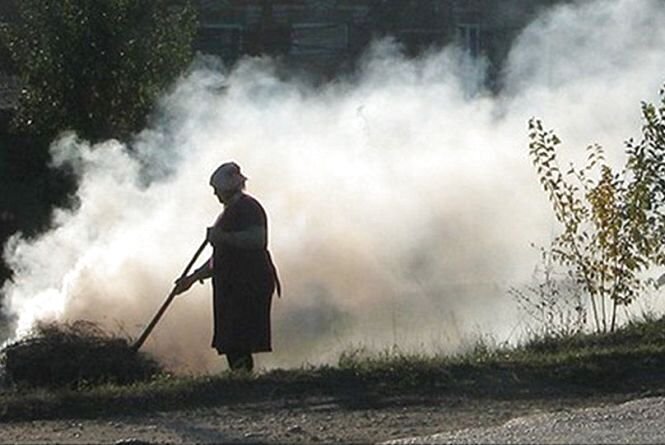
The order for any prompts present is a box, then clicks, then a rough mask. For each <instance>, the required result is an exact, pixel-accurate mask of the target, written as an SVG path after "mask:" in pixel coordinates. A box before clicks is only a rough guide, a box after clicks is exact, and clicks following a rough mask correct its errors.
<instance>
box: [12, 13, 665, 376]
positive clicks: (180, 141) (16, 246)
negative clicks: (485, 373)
mask: <svg viewBox="0 0 665 445" xmlns="http://www.w3.org/2000/svg"><path fill="white" fill-rule="evenodd" d="M662 23H665V10H664V8H662V2H660V1H658V0H642V1H640V2H634V1H632V0H615V1H609V0H604V1H593V2H580V4H573V5H568V6H560V7H556V8H553V9H551V10H549V11H547V12H546V13H545V14H543V15H542V16H541V17H539V18H538V19H537V20H536V21H535V22H533V23H532V24H531V25H530V26H529V27H528V28H527V29H526V30H525V31H524V32H523V33H522V34H521V36H520V37H519V38H518V40H517V41H516V42H515V45H514V47H513V49H512V51H511V53H510V57H509V61H508V64H507V67H506V72H505V77H504V79H503V80H504V82H503V83H504V85H505V87H504V89H503V90H502V92H501V93H500V94H499V95H498V96H492V95H489V94H486V93H485V92H483V91H482V90H480V91H473V92H472V91H471V89H472V88H473V87H474V86H475V85H478V81H477V80H478V79H474V78H469V73H470V72H471V71H470V70H468V69H465V68H464V66H465V65H464V64H461V63H460V53H459V52H458V51H457V50H456V49H455V48H453V47H449V48H445V49H442V50H441V51H436V52H431V53H428V54H426V55H424V56H422V57H420V58H419V59H416V60H407V59H405V58H404V57H402V56H401V54H400V52H399V50H398V48H397V47H396V46H395V45H394V44H392V43H390V42H388V41H384V42H378V43H377V44H375V45H374V46H373V48H372V50H371V51H370V52H369V53H368V55H367V57H366V58H365V59H364V63H363V66H362V69H361V70H360V71H359V72H358V73H357V74H356V75H354V76H353V77H352V78H347V79H340V80H338V81H336V82H334V83H331V84H327V85H324V86H319V87H313V86H311V85H310V84H308V83H307V82H304V81H302V80H295V79H292V78H284V77H283V76H280V75H278V74H277V72H276V71H275V69H274V66H273V64H272V63H271V61H270V60H268V59H247V60H243V61H242V62H241V63H239V64H238V65H237V66H235V67H234V68H233V69H232V70H231V71H226V70H224V69H223V68H221V67H219V66H218V65H216V64H215V61H214V60H204V59H200V60H198V61H197V63H196V64H195V65H194V66H193V67H192V68H191V71H190V72H189V74H188V75H187V76H186V77H185V78H183V79H182V80H181V81H180V82H179V83H178V84H177V85H176V86H175V87H174V89H173V91H172V92H171V93H170V94H168V95H167V96H165V97H164V98H163V100H162V102H161V104H160V113H159V114H158V115H157V116H155V119H154V123H153V124H152V125H151V126H150V128H148V129H146V130H145V131H144V132H142V133H141V134H140V135H138V137H137V140H136V142H135V144H134V149H133V152H131V153H130V152H129V151H128V149H127V147H125V146H123V145H122V144H120V143H118V142H116V141H107V142H105V143H102V144H98V145H96V146H90V145H89V144H88V143H86V142H85V141H81V140H79V139H77V138H76V136H75V135H64V136H63V137H62V138H60V139H59V140H58V141H56V142H55V143H54V144H53V147H52V151H53V155H54V161H55V163H56V164H58V163H60V164H62V163H67V164H71V165H73V166H74V168H75V169H76V171H77V173H78V175H79V177H80V188H79V190H78V200H79V203H80V205H79V206H78V207H77V208H76V209H74V210H59V211H57V212H56V214H55V216H54V222H55V225H54V227H55V228H54V229H53V230H51V231H50V232H48V233H45V234H44V235H42V236H41V237H39V238H37V239H35V240H30V241H28V240H25V239H22V238H20V237H16V238H14V239H13V240H12V241H11V242H10V243H9V244H8V246H6V248H5V257H6V259H7V261H8V263H9V264H10V265H11V267H12V268H13V269H14V270H15V271H16V278H15V282H14V283H8V284H7V285H6V287H5V289H4V293H5V294H6V295H7V299H8V300H7V306H8V308H9V311H10V312H11V314H13V315H15V316H16V317H17V334H18V335H20V334H21V333H22V332H25V330H27V329H29V328H30V326H31V325H33V323H34V322H35V321H36V320H38V319H43V318H58V319H68V320H71V319H80V318H82V319H88V320H93V321H97V322H100V323H101V324H102V325H104V326H106V327H108V328H109V329H110V330H114V329H122V330H124V331H125V332H126V333H127V334H129V335H132V336H138V335H139V334H140V332H141V331H142V329H143V327H144V326H145V325H146V324H147V322H148V320H149V319H150V317H152V315H153V314H154V312H155V311H156V310H157V308H158V307H159V306H160V305H161V303H162V301H163V299H164V298H165V297H166V295H167V294H168V292H169V291H170V289H171V287H172V283H173V280H174V279H175V278H176V277H177V276H179V275H180V273H181V271H182V269H183V268H184V266H185V265H186V264H187V262H188V261H189V259H190V258H191V256H192V255H193V253H194V251H195V250H196V247H197V246H198V245H199V244H200V242H201V241H202V240H203V237H204V235H205V228H206V226H208V225H210V224H211V223H212V222H213V221H214V219H215V217H216V216H217V214H218V213H219V212H220V211H221V207H220V206H219V204H218V202H217V200H216V199H215V197H214V196H213V194H212V190H211V189H210V187H209V186H208V178H209V175H210V173H211V172H212V171H213V170H214V169H215V167H217V166H218V165H219V164H220V163H222V162H224V161H227V160H234V161H236V162H238V163H239V164H240V165H241V166H242V168H243V172H244V173H245V174H246V175H247V176H248V177H249V181H248V192H249V193H250V194H252V195H253V196H255V197H257V198H258V199H259V200H260V201H261V202H262V203H263V204H264V206H265V208H266V210H267V212H268V215H269V224H270V248H271V251H272V253H273V256H274V258H275V261H276V263H277V266H278V269H279V271H280V275H281V279H282V282H283V285H284V296H283V298H281V299H275V300H274V304H273V337H274V340H273V346H274V349H275V352H273V353H272V354H265V355H261V356H260V357H259V364H260V366H262V367H265V368H270V367H275V366H298V365H301V364H303V363H322V362H330V361H334V360H336V358H337V357H338V355H339V353H340V351H343V350H346V349H349V348H352V347H355V346H364V347H368V348H374V349H383V348H387V347H391V346H397V347H399V348H400V349H402V350H417V351H430V352H431V351H433V352H454V351H457V350H459V349H460V348H462V347H464V346H465V344H468V342H469V339H471V338H473V337H474V336H477V335H480V334H488V335H492V336H493V337H494V338H495V339H497V340H498V341H505V340H508V339H509V337H510V336H511V335H512V334H511V333H512V332H513V331H514V328H515V326H516V324H518V322H519V320H518V315H517V312H516V305H515V302H514V301H513V300H512V299H511V298H510V296H509V295H508V294H507V289H508V288H509V287H510V286H517V285H520V284H524V283H528V282H530V280H531V274H532V271H533V268H534V266H535V265H536V264H537V261H538V259H537V258H538V256H537V252H536V251H535V250H534V249H533V248H532V247H531V246H530V244H531V243H536V244H541V245H545V244H547V243H548V242H549V240H550V239H551V236H552V234H553V233H554V231H555V230H556V228H557V227H556V224H555V222H554V221H552V219H551V211H550V209H549V203H548V202H547V199H546V196H545V195H544V193H543V192H542V191H541V190H540V188H539V184H538V181H537V179H536V176H535V173H534V171H533V168H532V166H531V164H530V161H529V159H528V149H527V146H528V141H527V131H526V125H527V121H528V119H529V118H530V117H532V116H538V117H541V118H543V119H544V120H545V122H546V124H547V125H548V126H551V127H554V128H556V131H557V133H558V134H559V136H560V137H561V138H562V139H563V140H564V145H565V149H566V152H565V154H564V155H565V156H569V157H570V158H571V160H575V159H576V158H578V157H580V156H582V155H583V154H584V150H583V149H584V147H586V145H588V144H590V143H594V142H598V143H600V144H602V145H604V147H605V148H606V150H607V151H608V153H609V154H610V156H611V157H612V158H613V159H615V160H616V161H617V162H620V161H622V160H623V141H624V140H626V139H628V138H629V137H635V136H637V137H639V126H640V112H639V111H640V110H639V104H640V101H642V100H656V98H657V96H656V94H655V93H656V92H657V91H658V89H659V87H660V86H661V83H662V82H663V81H664V80H665V52H663V51H662V48H664V47H665V27H663V26H662ZM471 92H472V93H473V94H471ZM209 254H210V252H209V251H206V252H205V254H204V255H209ZM200 261H201V260H200ZM211 328H212V325H211V290H210V288H209V286H208V285H205V286H198V285H197V286H195V287H194V288H193V289H192V290H191V291H190V292H189V293H187V294H185V295H183V296H181V297H178V298H177V299H176V300H175V302H174V303H173V304H172V306H171V307H170V309H169V311H168V312H167V313H166V315H165V316H164V318H163V319H162V321H161V322H160V324H159V325H158V326H157V328H156V329H155V331H154V332H153V334H152V336H151V337H150V338H149V339H148V341H147V343H146V345H145V348H146V349H147V350H149V351H151V352H154V353H156V354H157V355H158V356H159V357H160V358H161V359H162V360H163V361H164V362H165V363H166V364H168V365H169V366H171V367H172V368H174V369H177V370H179V371H184V372H212V371H216V370H218V369H221V368H222V367H223V366H224V365H223V361H222V360H220V358H219V357H218V356H217V355H216V353H215V352H214V351H213V350H212V349H211V348H210V347H209V346H210V339H211V335H212V333H211V330H212V329H211Z"/></svg>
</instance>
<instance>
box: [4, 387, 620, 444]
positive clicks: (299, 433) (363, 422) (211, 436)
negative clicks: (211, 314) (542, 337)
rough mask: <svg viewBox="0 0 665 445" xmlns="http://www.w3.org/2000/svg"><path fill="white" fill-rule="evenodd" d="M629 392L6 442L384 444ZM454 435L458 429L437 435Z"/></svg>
mask: <svg viewBox="0 0 665 445" xmlns="http://www.w3.org/2000/svg"><path fill="white" fill-rule="evenodd" d="M629 398H630V396H626V395H623V396H620V395H614V396H593V397H591V398H589V397H567V398H535V399H534V398H525V399H514V398H513V399H512V400H497V399H483V398H478V397H473V398H465V397H459V396H440V395H439V396H434V397H431V398H430V397H425V396H421V397H415V398H414V397H412V396H408V397H403V396H400V395H395V397H394V398H387V399H384V400H382V401H381V402H380V403H377V404H367V403H363V404H355V403H353V402H352V401H349V400H345V401H340V400H335V399H326V398H322V397H313V398H306V397H304V398H302V399H300V400H293V399H290V400H271V401H268V402H261V403H238V404H235V405H225V406H220V407H213V408H205V409H198V410H182V411H169V412H158V413H152V414H149V415H145V416H136V415H134V416H122V415H114V416H109V417H103V418H95V419H61V420H51V421H41V420H40V421H30V422H10V423H3V424H0V442H2V443H16V444H22V443H31V444H34V443H40V444H44V443H111V444H113V443H135V444H138V443H175V444H181V443H220V442H226V443H228V442H235V443H243V442H244V443H316V442H322V443H335V442H336V443H350V442H355V443H380V442H384V441H389V440H394V439H400V438H408V437H414V436H427V435H432V434H437V433H453V432H456V431H459V430H465V429H472V430H476V431H477V430H478V429H479V428H480V429H482V428H492V427H498V426H501V425H502V424H504V423H506V422H508V421H509V420H511V419H515V418H519V417H523V416H532V415H537V414H543V413H559V414H560V413H570V412H573V411H574V410H577V409H580V408H584V407H597V406H615V405H617V404H620V403H622V402H624V401H626V400H628V399H629ZM439 437H446V438H450V437H454V436H439Z"/></svg>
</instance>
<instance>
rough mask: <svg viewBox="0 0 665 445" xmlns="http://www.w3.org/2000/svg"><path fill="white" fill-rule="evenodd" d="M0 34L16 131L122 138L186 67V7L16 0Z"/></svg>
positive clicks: (156, 0)
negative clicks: (15, 87) (15, 81)
mask: <svg viewBox="0 0 665 445" xmlns="http://www.w3.org/2000/svg"><path fill="white" fill-rule="evenodd" d="M18 8H19V11H18V16H19V18H18V20H17V21H16V22H15V23H12V24H11V25H10V26H8V27H7V28H6V29H5V31H4V32H3V38H4V39H5V43H6V46H7V47H8V48H9V51H10V52H11V54H12V56H13V59H14V61H15V63H16V66H17V71H18V73H19V75H20V77H21V81H22V85H23V90H22V93H21V96H20V99H19V108H18V110H17V113H16V115H15V119H14V124H15V125H16V126H17V128H20V129H23V130H28V131H29V132H32V133H36V134H51V135H52V134H55V133H57V132H59V131H62V130H69V129H72V130H75V131H77V132H78V133H79V134H80V135H81V136H82V137H85V138H87V139H90V140H99V139H105V138H109V137H116V138H124V137H126V136H128V135H130V134H131V133H133V132H135V131H136V130H138V129H140V128H142V126H143V125H144V124H145V120H146V117H147V115H148V114H149V112H150V110H151V108H152V106H153V105H154V102H155V99H156V98H157V97H158V95H159V94H160V93H161V92H162V91H163V90H164V89H165V88H166V87H167V86H168V85H169V84H170V83H171V82H173V80H174V79H175V78H176V77H177V76H178V75H179V73H181V71H182V70H183V69H184V68H185V67H186V66H187V65H188V64H189V62H190V61H191V43H192V39H193V36H194V32H195V26H196V16H195V11H194V9H193V7H192V5H191V4H190V3H189V2H188V1H186V0H179V1H175V0H103V1H99V0H59V1H52V0H21V1H20V2H19V5H18Z"/></svg>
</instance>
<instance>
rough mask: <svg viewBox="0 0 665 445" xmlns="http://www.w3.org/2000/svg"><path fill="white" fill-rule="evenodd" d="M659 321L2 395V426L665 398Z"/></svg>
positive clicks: (664, 351)
mask: <svg viewBox="0 0 665 445" xmlns="http://www.w3.org/2000/svg"><path fill="white" fill-rule="evenodd" d="M664 325H665V320H664V319H659V320H645V321H642V322H636V323H632V324H629V325H627V326H626V327H625V328H623V329H621V330H619V331H617V332H615V333H613V334H607V335H596V334H588V335H576V336H574V337H571V338H561V339H542V338H541V339H534V340H532V341H530V342H527V343H525V344H523V345H521V346H519V347H515V348H489V347H486V346H483V347H477V348H475V349H473V350H472V351H470V352H468V353H466V354H460V355H457V356H445V355H425V354H406V353H401V352H399V351H398V350H392V351H387V352H381V353H370V352H368V351H366V350H362V349H357V350H352V351H348V352H346V353H344V354H342V355H341V356H340V359H339V363H338V364H337V365H336V366H318V367H303V368H300V369H289V370H272V371H268V372H263V373H259V374H254V375H248V374H232V373H222V374H219V375H215V376H201V377H174V376H169V375H165V374H161V375H158V376H153V378H152V379H151V380H149V381H145V382H134V383H131V384H124V385H122V384H119V383H118V382H106V383H105V384H100V385H90V386H85V387H82V386H79V387H64V388H58V389H54V388H50V389H29V388H19V387H13V388H10V389H6V390H5V391H4V392H0V421H9V420H16V419H47V418H56V417H74V416H76V417H84V418H85V417H87V418H91V417H99V416H104V415H111V414H117V413H122V414H139V413H146V412H150V411H168V410H176V409H196V408H201V407H207V406H220V405H227V404H237V403H265V402H271V401H275V400H279V401H280V403H290V402H292V403H298V404H299V403H303V402H305V401H306V400H308V399H310V398H324V399H326V400H334V401H335V403H337V404H338V405H339V406H340V407H344V406H347V407H349V408H353V407H359V406H372V407H380V406H381V405H382V404H386V403H392V401H394V400H395V398H400V399H401V400H402V401H403V400H405V399H408V398H409V397H414V398H417V399H418V400H424V399H428V398H436V397H442V396H462V397H476V398H495V399H516V398H542V397H550V396H552V397H567V396H570V397H579V396H586V395H593V394H610V393H615V394H645V393H647V394H663V393H665V336H664V335H663V334H662V331H663V329H662V328H663V327H665V326H664Z"/></svg>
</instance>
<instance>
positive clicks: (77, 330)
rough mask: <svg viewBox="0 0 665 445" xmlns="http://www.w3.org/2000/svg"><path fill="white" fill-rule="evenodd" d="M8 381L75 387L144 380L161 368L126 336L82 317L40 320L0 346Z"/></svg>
mask: <svg viewBox="0 0 665 445" xmlns="http://www.w3.org/2000/svg"><path fill="white" fill-rule="evenodd" d="M0 367H2V368H4V374H5V380H6V381H7V383H9V384H15V385H27V386H40V387H77V386H80V385H85V384H100V383H115V384H127V383H132V382H137V381H145V380H149V379H150V378H152V377H154V376H155V375H157V374H159V373H160V371H162V368H161V366H160V365H159V364H158V363H157V361H156V360H155V359H153V358H152V357H150V356H149V355H147V354H145V353H143V352H140V351H136V350H135V349H134V348H133V347H132V345H131V343H130V341H129V340H128V339H127V338H122V337H119V336H115V335H110V334H108V333H107V332H105V331H104V330H103V329H101V328H100V327H99V326H98V325H97V324H95V323H92V322H88V321H82V320H79V321H75V322H71V323H57V322H49V323H40V324H38V325H37V326H36V327H35V328H34V329H33V331H32V332H31V333H30V334H29V335H27V336H26V337H24V338H22V339H20V340H17V341H15V342H13V343H11V344H9V345H7V346H5V347H4V348H3V349H2V350H0Z"/></svg>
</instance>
